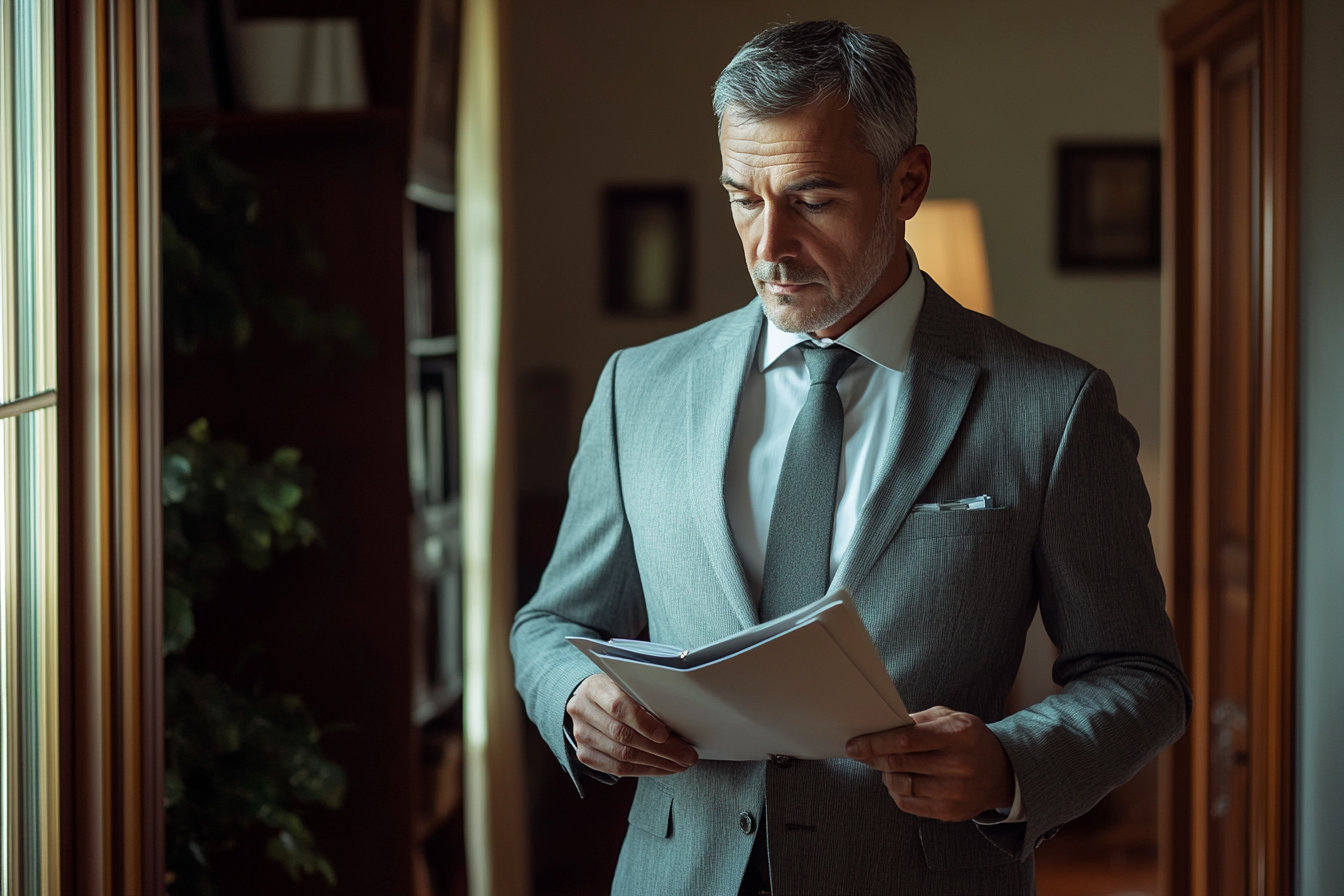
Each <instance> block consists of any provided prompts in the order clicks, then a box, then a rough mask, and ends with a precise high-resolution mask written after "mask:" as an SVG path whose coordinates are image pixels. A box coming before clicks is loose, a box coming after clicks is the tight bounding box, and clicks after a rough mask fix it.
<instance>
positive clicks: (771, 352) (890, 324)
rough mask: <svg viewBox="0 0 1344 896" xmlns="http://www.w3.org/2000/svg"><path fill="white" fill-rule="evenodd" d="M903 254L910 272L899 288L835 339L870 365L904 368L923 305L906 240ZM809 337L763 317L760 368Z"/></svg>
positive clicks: (921, 285) (921, 280)
mask: <svg viewBox="0 0 1344 896" xmlns="http://www.w3.org/2000/svg"><path fill="white" fill-rule="evenodd" d="M905 257H906V258H908V259H910V274H909V276H907V277H906V278H905V282H904V283H902V284H901V287H900V289H898V290H896V291H895V292H894V293H892V294H891V295H890V296H888V297H887V299H886V300H885V301H883V302H882V303H881V304H880V305H878V306H877V307H876V308H874V309H873V310H872V311H869V312H868V314H867V316H865V317H864V318H863V320H861V321H859V322H858V323H856V324H855V325H854V326H852V327H850V328H849V329H848V330H846V331H845V332H844V333H843V334H841V336H840V338H839V339H837V340H835V341H836V342H838V343H839V344H841V345H843V346H845V347H846V348H849V349H852V350H853V351H856V352H858V353H859V354H861V355H863V356H864V357H865V358H867V359H868V360H869V361H872V362H873V363H874V364H877V365H879V366H881V367H886V368H888V369H889V370H895V371H901V370H904V369H905V362H906V361H907V360H909V358H910V342H911V340H912V339H913V338H914V335H915V323H916V322H917V321H918V320H919V309H920V308H921V307H923V305H924V275H923V274H921V273H920V272H919V259H917V258H916V257H915V250H914V249H912V248H910V244H909V243H906V244H905ZM811 339H812V337H811V336H809V335H807V334H806V333H786V332H784V331H783V330H781V329H779V327H776V326H775V325H774V323H773V322H772V321H771V320H770V319H769V318H766V321H765V339H763V340H762V341H761V352H760V357H759V360H760V369H761V370H762V372H764V371H765V370H766V369H767V368H769V367H770V365H771V364H774V363H775V362H776V361H778V360H779V357H780V355H782V354H784V353H785V352H786V351H788V350H789V349H791V348H793V347H794V346H795V345H797V344H798V343H800V342H808V341H810V340H811ZM826 344H827V345H829V344H830V343H829V342H827V343H826Z"/></svg>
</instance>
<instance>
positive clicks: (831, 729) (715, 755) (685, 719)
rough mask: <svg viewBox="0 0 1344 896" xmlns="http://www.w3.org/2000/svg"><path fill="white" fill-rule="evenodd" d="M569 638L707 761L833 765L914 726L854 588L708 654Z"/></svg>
mask: <svg viewBox="0 0 1344 896" xmlns="http://www.w3.org/2000/svg"><path fill="white" fill-rule="evenodd" d="M569 641H570V642H571V643H572V644H574V646H575V647H577V648H578V649H579V650H581V651H582V652H583V653H584V654H585V655H587V656H588V657H589V658H590V659H591V660H592V661H593V662H594V663H595V664H596V665H597V666H598V667H599V668H601V669H602V671H604V672H606V673H607V675H609V676H610V677H611V678H612V679H613V680H614V681H615V682H616V683H617V684H618V685H620V686H621V688H622V689H624V690H625V691H626V692H627V693H628V694H630V696H631V697H633V698H634V699H635V700H636V701H638V702H639V703H640V705H642V706H644V707H645V708H646V709H648V710H649V711H650V712H651V713H653V714H654V715H656V716H658V717H659V718H660V719H662V721H663V722H664V723H665V724H666V725H667V726H668V727H669V728H671V729H672V730H673V731H675V732H676V733H677V734H679V735H680V736H682V737H684V738H685V739H686V740H687V741H688V742H689V743H690V744H691V745H692V746H694V747H695V748H696V751H697V752H698V753H699V754H700V757H701V758H702V759H729V760H758V759H766V758H768V757H770V756H771V755H784V756H793V757H795V758H799V759H832V758H842V757H844V755H845V743H846V742H847V741H848V740H849V739H850V738H851V737H855V736H856V735H860V734H868V733H871V732H874V731H885V730H887V729H889V728H896V727H899V726H901V725H908V724H911V720H910V717H909V715H908V714H907V713H906V711H905V705H904V703H903V702H902V701H901V697H900V694H899V693H897V691H896V686H895V685H894V684H893V683H892V681H891V679H890V678H889V677H888V676H887V672H886V668H885V667H884V666H883V664H882V660H881V658H880V657H879V656H878V654H877V649H876V648H875V647H874V646H873V642H872V639H871V638H870V637H869V635H868V632H867V630H866V629H865V628H864V627H863V622H862V620H861V619H860V617H859V614H858V611H857V610H856V609H855V607H854V604H853V601H852V600H851V599H850V597H849V594H848V592H847V591H843V590H842V591H840V592H837V593H836V594H834V595H830V596H828V597H826V598H822V599H821V600H818V601H816V602H814V603H813V604H810V605H809V606H807V607H804V608H802V609H801V610H799V611H796V612H794V613H790V614H789V615H788V616H785V617H781V618H780V619H776V620H771V621H770V622H768V623H764V624H762V625H759V626H755V627H754V628H751V629H747V630H746V631H744V632H739V633H737V634H735V635H733V636H731V637H729V638H725V639H722V640H720V641H716V642H713V643H711V644H707V645H705V646H704V647H702V648H699V649H697V650H692V651H683V652H682V653H680V654H678V655H675V656H669V655H668V651H667V650H666V649H665V648H666V645H656V646H651V647H650V649H649V654H650V655H648V656H644V657H641V656H639V651H640V648H639V646H638V644H637V643H636V642H629V641H621V642H620V643H619V645H613V644H609V643H608V642H603V641H596V640H593V639H590V638H570V639H569Z"/></svg>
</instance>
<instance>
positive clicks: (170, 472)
mask: <svg viewBox="0 0 1344 896" xmlns="http://www.w3.org/2000/svg"><path fill="white" fill-rule="evenodd" d="M190 485H191V461H189V460H187V458H185V457H183V456H182V455H181V454H176V453H165V454H164V456H163V503H164V504H178V503H180V502H181V501H182V500H183V499H184V498H186V496H187V489H188V487H189V486H190Z"/></svg>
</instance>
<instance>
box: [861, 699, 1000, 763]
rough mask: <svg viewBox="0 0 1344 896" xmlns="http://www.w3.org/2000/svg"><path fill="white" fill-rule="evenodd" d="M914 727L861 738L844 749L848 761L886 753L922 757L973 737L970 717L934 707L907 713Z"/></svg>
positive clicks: (862, 759)
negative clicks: (923, 754)
mask: <svg viewBox="0 0 1344 896" xmlns="http://www.w3.org/2000/svg"><path fill="white" fill-rule="evenodd" d="M910 718H911V719H913V720H914V722H915V724H913V725H906V726H904V727H901V728H890V729H888V730H886V731H878V732H875V733H873V734H861V735H859V736H858V737H855V738H851V739H850V741H849V743H847V744H846V745H845V750H846V752H847V754H848V755H849V758H850V759H857V760H859V761H860V762H868V761H869V760H871V759H873V758H875V757H877V756H881V755H883V754H888V753H924V752H930V751H933V750H945V749H947V748H949V747H952V746H956V745H957V744H958V743H960V742H961V741H963V740H965V739H966V738H968V737H970V736H971V735H972V734H973V727H974V722H975V721H977V720H976V719H975V717H974V716H969V715H967V714H966V713H959V712H954V711H953V710H950V709H948V708H947V707H946V706H935V707H933V708H932V709H924V710H920V711H919V712H915V713H911V714H910Z"/></svg>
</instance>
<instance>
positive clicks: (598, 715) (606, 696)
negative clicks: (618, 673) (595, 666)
mask: <svg viewBox="0 0 1344 896" xmlns="http://www.w3.org/2000/svg"><path fill="white" fill-rule="evenodd" d="M565 710H566V712H568V713H569V716H570V718H571V719H572V720H573V722H574V740H575V742H576V744H577V750H576V753H577V755H578V758H579V761H580V762H582V763H583V764H584V765H586V766H588V767H589V768H593V769H597V770H598V771H603V772H607V773H609V774H613V775H618V776H622V777H625V776H632V775H651V774H660V775H670V774H674V773H676V772H680V771H685V770H686V769H687V768H689V767H691V766H692V765H695V763H696V762H698V761H699V758H700V757H699V756H697V755H696V752H695V750H694V749H692V748H691V745H690V744H688V743H686V741H684V740H682V739H681V738H680V737H677V736H676V735H674V734H672V733H671V732H670V731H668V730H667V726H666V725H664V724H663V723H662V722H659V721H658V720H657V719H656V718H654V717H653V716H652V715H650V714H649V713H648V711H647V710H645V709H644V708H643V707H642V706H640V705H639V704H638V703H636V702H635V701H634V700H632V699H631V698H630V697H629V695H627V694H626V693H625V691H623V690H621V689H620V688H619V687H617V686H616V685H615V683H614V682H612V680H611V679H610V678H607V676H605V675H592V676H589V677H588V678H586V679H584V681H583V682H582V683H581V684H580V685H579V687H578V688H577V689H576V690H575V691H574V696H572V697H571V698H570V700H569V703H568V704H567V705H566V706H565Z"/></svg>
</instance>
